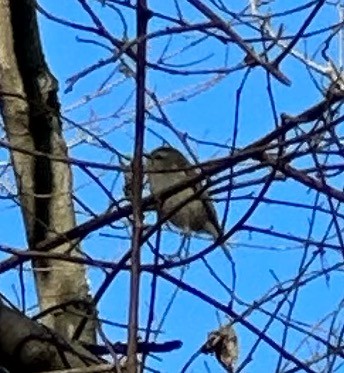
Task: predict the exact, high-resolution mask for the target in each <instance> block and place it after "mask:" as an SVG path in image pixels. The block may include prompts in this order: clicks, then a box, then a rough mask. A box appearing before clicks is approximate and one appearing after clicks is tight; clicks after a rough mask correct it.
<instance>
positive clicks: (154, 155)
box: [146, 146, 222, 239]
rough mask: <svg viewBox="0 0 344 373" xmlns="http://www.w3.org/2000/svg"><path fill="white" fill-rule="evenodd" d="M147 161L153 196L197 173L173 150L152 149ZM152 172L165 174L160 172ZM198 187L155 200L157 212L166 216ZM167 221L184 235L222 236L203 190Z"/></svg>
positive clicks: (211, 205)
mask: <svg viewBox="0 0 344 373" xmlns="http://www.w3.org/2000/svg"><path fill="white" fill-rule="evenodd" d="M147 158H148V160H147V163H146V166H147V173H148V182H149V186H150V190H151V193H152V194H153V195H154V196H155V197H158V195H159V193H161V192H162V191H164V190H166V189H168V188H170V187H172V186H173V185H176V184H179V183H181V182H182V181H185V180H187V179H190V178H193V177H195V176H196V175H198V174H199V173H198V172H197V171H196V170H195V169H194V168H193V169H190V167H191V166H192V165H191V163H190V162H189V161H188V160H187V159H186V158H185V157H184V156H183V154H182V153H181V152H179V151H178V150H177V149H174V148H172V147H166V146H163V147H159V148H157V149H155V150H153V151H152V152H151V153H150V154H149V155H148V156H147ZM188 168H189V169H188ZM155 171H165V172H161V173H159V172H155ZM166 171H167V172H166ZM201 188H202V185H201V183H198V184H196V185H195V186H193V187H189V188H186V189H184V190H182V191H181V192H178V193H176V194H174V195H173V196H171V197H169V198H167V199H165V200H159V198H157V209H158V211H159V212H160V213H161V215H162V216H166V215H167V214H169V213H170V212H171V211H172V210H173V209H175V208H176V207H177V206H178V205H180V204H181V203H182V202H183V201H185V200H187V199H188V198H190V197H191V196H192V195H194V194H195V192H197V191H199V190H200V189H201ZM169 221H170V222H171V223H172V224H173V225H175V226H176V227H178V228H180V229H182V230H183V231H184V232H185V233H191V232H197V233H208V234H210V235H211V236H213V237H214V239H217V238H218V237H219V236H220V235H221V234H222V232H221V227H220V226H219V223H218V219H217V214H216V211H215V209H214V206H213V203H212V202H211V201H210V199H209V196H208V193H207V192H206V191H204V192H202V194H200V195H199V196H198V197H196V198H195V199H193V200H192V201H190V202H188V203H187V204H186V205H184V206H183V207H182V208H180V209H179V210H178V211H177V212H175V213H174V214H173V215H172V216H171V217H170V218H169Z"/></svg>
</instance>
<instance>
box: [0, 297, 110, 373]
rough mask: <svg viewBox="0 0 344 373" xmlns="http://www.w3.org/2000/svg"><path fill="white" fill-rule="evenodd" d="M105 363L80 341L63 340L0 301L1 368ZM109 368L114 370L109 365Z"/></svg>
mask: <svg viewBox="0 0 344 373" xmlns="http://www.w3.org/2000/svg"><path fill="white" fill-rule="evenodd" d="M14 325H15V326H16V327H15V328H14V327H13V326H14ZM104 363H105V361H104V360H102V359H100V358H98V357H96V356H94V355H92V354H91V353H90V352H89V351H88V350H86V349H85V348H84V347H83V346H82V345H80V344H79V343H78V342H71V341H68V340H66V339H64V338H62V337H61V336H60V335H58V334H57V333H55V332H53V331H51V330H50V329H48V328H46V327H44V326H43V325H40V324H39V323H37V322H35V321H33V320H30V319H29V318H27V317H26V316H24V315H23V314H21V313H20V312H18V311H16V310H13V309H11V308H9V307H7V306H5V305H4V304H2V303H1V302H0V365H1V366H3V367H5V368H6V369H8V370H9V371H10V372H11V373H12V372H26V373H33V372H43V371H50V370H57V369H67V368H77V367H89V366H99V364H104ZM108 366H109V368H111V366H110V364H108ZM84 369H85V368H84ZM105 371H110V369H109V370H105V369H104V372H105ZM111 371H113V369H111Z"/></svg>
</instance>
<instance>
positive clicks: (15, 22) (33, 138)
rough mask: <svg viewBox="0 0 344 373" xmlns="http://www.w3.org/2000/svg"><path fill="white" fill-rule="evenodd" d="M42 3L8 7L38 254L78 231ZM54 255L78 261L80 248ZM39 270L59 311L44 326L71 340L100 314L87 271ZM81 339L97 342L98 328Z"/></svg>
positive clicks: (45, 300) (5, 84) (6, 40)
mask: <svg viewBox="0 0 344 373" xmlns="http://www.w3.org/2000/svg"><path fill="white" fill-rule="evenodd" d="M34 3H35V2H34V1H33V0H0V25H1V26H0V28H1V32H0V89H1V109H2V116H3V120H4V124H5V131H6V133H7V138H8V141H9V144H10V147H11V150H10V151H11V159H12V163H13V168H14V172H15V177H16V183H17V188H18V195H19V198H20V203H21V209H22V213H23V217H24V223H25V227H26V234H27V240H28V243H29V248H30V249H35V247H36V245H37V244H38V243H39V242H41V241H43V240H44V239H46V238H49V237H52V236H56V235H59V234H61V233H63V232H65V231H66V230H69V229H71V228H73V227H74V226H75V224H76V222H75V214H74V208H73V203H72V174H71V167H70V165H69V164H68V152H67V146H66V143H65V140H64V138H63V134H62V123H61V119H60V110H59V102H58V97H57V90H58V85H57V81H56V79H55V78H54V76H53V75H52V74H51V73H50V71H49V69H48V67H47V64H46V62H45V59H44V55H43V52H42V47H41V42H40V37H39V31H38V25H37V18H36V10H35V7H34ZM54 157H58V158H59V159H61V158H63V159H65V160H66V162H61V161H54ZM54 251H55V252H58V253H73V255H77V253H78V242H68V243H67V244H64V245H61V246H59V247H57V248H55V249H54ZM79 255H80V254H79ZM33 269H34V273H35V283H36V288H37V295H38V300H39V305H40V309H41V311H44V310H47V309H49V308H51V307H54V311H53V312H48V313H47V314H46V315H45V316H44V318H42V320H43V322H44V323H45V324H46V325H47V326H49V327H50V328H52V329H53V330H55V331H57V332H59V333H60V334H61V335H63V336H64V337H67V338H71V337H72V336H73V333H74V331H75V329H76V327H77V326H78V324H79V322H80V319H81V318H82V316H84V315H85V314H87V315H89V316H91V317H94V315H95V311H94V307H93V306H92V301H91V296H90V294H89V288H88V285H87V279H86V273H85V267H84V266H82V265H79V264H73V263H69V262H64V263H63V265H61V262H58V261H55V262H54V261H50V260H49V259H48V260H44V261H43V260H34V261H33ZM57 305H60V306H61V307H55V306H57ZM81 339H82V340H83V341H86V342H89V343H94V342H95V322H94V321H90V322H88V324H87V326H86V327H85V329H84V332H83V334H82V336H81Z"/></svg>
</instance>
